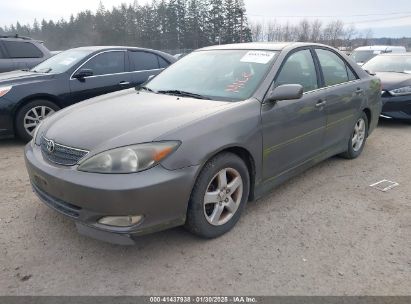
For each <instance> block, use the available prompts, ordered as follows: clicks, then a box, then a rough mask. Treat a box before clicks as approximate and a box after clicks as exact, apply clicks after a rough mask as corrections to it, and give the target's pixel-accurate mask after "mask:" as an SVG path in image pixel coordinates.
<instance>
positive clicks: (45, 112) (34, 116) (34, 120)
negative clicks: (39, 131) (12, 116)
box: [24, 106, 55, 136]
mask: <svg viewBox="0 0 411 304" xmlns="http://www.w3.org/2000/svg"><path fill="white" fill-rule="evenodd" d="M54 113H55V111H54V110H53V109H52V108H50V107H47V106H37V107H34V108H31V109H30V110H29V111H28V112H27V113H26V115H25V116H24V129H25V130H26V132H27V134H30V135H31V136H33V134H34V130H35V129H36V127H37V126H38V125H39V124H40V122H41V121H42V120H44V119H45V118H46V117H48V116H50V115H52V114H54Z"/></svg>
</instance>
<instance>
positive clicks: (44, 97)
mask: <svg viewBox="0 0 411 304" xmlns="http://www.w3.org/2000/svg"><path fill="white" fill-rule="evenodd" d="M39 99H40V100H47V101H50V102H52V103H54V104H56V105H57V106H58V107H59V108H61V103H60V100H59V99H58V98H57V97H56V96H54V95H50V94H47V93H41V94H34V95H30V96H27V97H24V98H23V99H22V100H20V102H19V103H18V104H17V105H16V107H15V108H14V110H13V126H14V129H16V116H17V113H18V112H19V111H20V109H21V108H22V107H24V106H25V105H26V104H28V103H29V102H32V101H35V100H39Z"/></svg>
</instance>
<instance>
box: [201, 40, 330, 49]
mask: <svg viewBox="0 0 411 304" xmlns="http://www.w3.org/2000/svg"><path fill="white" fill-rule="evenodd" d="M315 45H317V46H326V45H323V44H318V43H305V42H247V43H234V44H223V45H214V46H208V47H205V48H202V49H199V50H202V51H204V50H206V51H209V50H267V51H281V50H283V49H285V48H286V47H301V46H315Z"/></svg>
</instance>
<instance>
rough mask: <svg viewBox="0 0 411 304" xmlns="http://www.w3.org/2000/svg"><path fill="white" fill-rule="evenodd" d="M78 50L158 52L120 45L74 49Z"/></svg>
mask: <svg viewBox="0 0 411 304" xmlns="http://www.w3.org/2000/svg"><path fill="white" fill-rule="evenodd" d="M73 49H76V50H85V51H92V52H95V51H104V50H124V49H127V50H136V51H137V50H140V51H155V52H158V51H156V50H152V49H147V48H140V47H135V46H118V45H112V46H110V45H107V46H105V45H104V46H100V45H99V46H81V47H77V48H73Z"/></svg>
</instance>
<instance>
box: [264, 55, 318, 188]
mask: <svg viewBox="0 0 411 304" xmlns="http://www.w3.org/2000/svg"><path fill="white" fill-rule="evenodd" d="M312 55H313V51H312V50H311V49H310V48H306V49H299V50H297V51H295V52H294V53H292V54H290V55H288V57H287V58H286V59H285V60H284V63H283V65H282V67H281V69H280V72H279V73H278V75H277V76H276V79H275V80H274V83H273V88H274V87H277V86H280V85H283V84H301V85H302V86H303V88H304V94H303V97H302V98H301V99H298V100H287V101H286V100H284V101H282V100H280V101H277V102H275V103H265V104H263V107H262V113H261V116H262V126H263V142H264V143H263V145H264V172H263V174H264V179H266V180H274V179H276V178H280V176H281V175H282V174H285V173H287V172H289V171H290V170H292V169H294V168H297V167H299V166H300V165H302V164H304V163H305V162H307V161H309V160H311V159H313V158H314V157H316V156H317V155H318V154H319V153H320V151H321V150H322V149H323V139H324V132H325V124H326V115H325V111H324V107H323V105H322V104H323V99H322V97H323V94H324V92H322V90H321V89H320V90H319V86H320V79H319V76H318V70H317V68H316V66H315V63H314V60H313V56H312Z"/></svg>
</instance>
